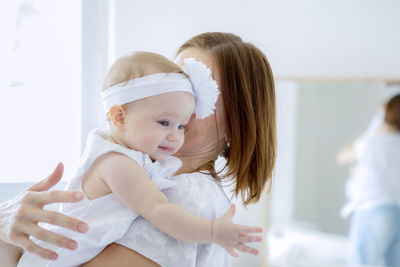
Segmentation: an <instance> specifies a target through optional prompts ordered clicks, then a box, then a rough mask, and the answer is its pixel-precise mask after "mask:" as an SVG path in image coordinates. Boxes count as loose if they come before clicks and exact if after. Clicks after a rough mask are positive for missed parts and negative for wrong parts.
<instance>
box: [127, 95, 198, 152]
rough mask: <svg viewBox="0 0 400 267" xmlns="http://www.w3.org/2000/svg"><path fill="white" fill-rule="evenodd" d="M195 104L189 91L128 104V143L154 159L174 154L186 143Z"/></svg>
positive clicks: (132, 147)
mask: <svg viewBox="0 0 400 267" xmlns="http://www.w3.org/2000/svg"><path fill="white" fill-rule="evenodd" d="M194 108H195V99H194V96H193V95H192V94H190V93H187V92H172V93H165V94H161V95H156V96H152V97H147V98H144V99H141V100H137V101H135V102H133V103H131V104H128V107H127V110H126V122H125V125H126V127H125V128H124V130H123V132H122V136H123V140H124V143H125V145H127V146H128V147H129V148H131V149H135V150H138V151H142V152H144V153H146V154H149V155H150V157H151V158H152V159H154V160H162V159H164V158H165V157H166V156H168V155H172V154H174V153H175V152H176V151H178V150H179V148H180V147H181V146H182V144H183V141H184V139H185V138H184V132H185V129H184V127H185V126H186V125H187V124H188V122H189V120H190V117H191V116H192V114H193V112H194Z"/></svg>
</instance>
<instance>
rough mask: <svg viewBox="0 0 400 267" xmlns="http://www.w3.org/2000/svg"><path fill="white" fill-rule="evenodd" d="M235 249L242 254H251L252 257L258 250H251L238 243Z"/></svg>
mask: <svg viewBox="0 0 400 267" xmlns="http://www.w3.org/2000/svg"><path fill="white" fill-rule="evenodd" d="M235 248H236V249H237V250H239V251H242V252H246V253H250V254H253V255H258V250H257V249H255V248H251V247H249V246H246V245H245V244H243V243H238V244H237V245H236V246H235Z"/></svg>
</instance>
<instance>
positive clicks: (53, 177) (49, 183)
mask: <svg viewBox="0 0 400 267" xmlns="http://www.w3.org/2000/svg"><path fill="white" fill-rule="evenodd" d="M63 172H64V165H63V164H62V163H61V162H60V163H58V165H57V167H56V168H55V170H54V171H53V172H52V173H51V174H50V175H49V176H48V177H47V178H46V179H44V180H42V181H40V182H39V183H37V184H34V185H32V186H31V187H29V188H28V191H47V190H49V189H50V188H52V187H53V186H54V185H56V184H57V183H58V182H59V181H60V179H61V177H62V175H63Z"/></svg>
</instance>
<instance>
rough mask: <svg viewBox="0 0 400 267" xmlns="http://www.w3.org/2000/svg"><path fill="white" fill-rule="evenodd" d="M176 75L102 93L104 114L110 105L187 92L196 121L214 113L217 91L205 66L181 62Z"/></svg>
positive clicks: (157, 76) (142, 79)
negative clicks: (194, 105)
mask: <svg viewBox="0 0 400 267" xmlns="http://www.w3.org/2000/svg"><path fill="white" fill-rule="evenodd" d="M183 62H184V66H183V71H185V72H186V73H187V75H188V76H189V78H187V77H186V76H185V75H183V74H180V73H156V74H152V75H148V76H144V77H140V78H136V79H133V80H129V81H126V82H122V83H119V84H116V85H114V86H112V87H110V88H108V89H107V90H105V91H104V92H103V93H102V101H103V105H104V108H105V110H106V112H108V111H109V110H110V108H111V107H112V106H114V105H123V104H127V103H129V102H132V101H135V100H138V99H142V98H145V97H150V96H154V95H159V94H163V93H170V92H189V93H192V94H193V95H194V96H195V99H196V107H195V114H196V118H197V119H204V118H206V117H208V116H210V115H211V114H213V113H214V110H215V103H216V102H217V98H218V94H219V90H218V85H217V83H216V82H215V80H214V79H213V78H212V77H211V71H210V70H209V69H208V68H207V66H206V65H205V64H203V63H202V62H200V61H197V60H196V59H194V58H186V59H184V60H183Z"/></svg>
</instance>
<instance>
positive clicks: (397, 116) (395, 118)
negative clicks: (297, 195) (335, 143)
mask: <svg viewBox="0 0 400 267" xmlns="http://www.w3.org/2000/svg"><path fill="white" fill-rule="evenodd" d="M379 117H382V120H380V123H379V122H378V121H377V122H374V124H373V127H370V128H369V130H367V131H366V133H365V134H363V135H362V136H361V137H360V138H358V139H357V141H356V142H355V144H354V145H353V149H352V153H353V154H354V155H353V156H351V157H349V156H347V157H346V156H345V153H347V154H350V153H351V152H349V150H348V151H347V152H346V151H344V152H342V154H343V155H340V157H341V158H342V159H343V160H342V161H341V162H342V163H354V167H353V170H352V173H351V178H350V180H349V181H348V183H347V186H346V191H347V195H348V197H349V203H348V204H347V205H346V207H345V209H344V210H343V215H346V216H347V215H350V214H352V219H351V228H350V245H351V246H350V253H349V263H350V264H353V265H357V264H365V265H371V266H372V265H373V266H375V265H379V266H381V265H382V266H400V183H399V176H400V164H399V162H400V95H396V96H394V97H392V98H391V99H390V100H389V101H388V102H387V103H386V104H385V109H384V112H383V114H382V116H379ZM346 158H347V159H349V160H347V161H346V160H345V159H346ZM352 158H353V159H355V160H356V162H351V159H352Z"/></svg>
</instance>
